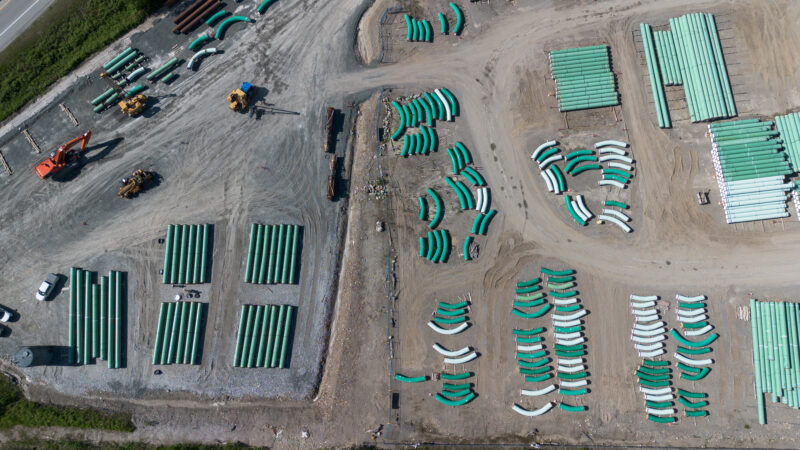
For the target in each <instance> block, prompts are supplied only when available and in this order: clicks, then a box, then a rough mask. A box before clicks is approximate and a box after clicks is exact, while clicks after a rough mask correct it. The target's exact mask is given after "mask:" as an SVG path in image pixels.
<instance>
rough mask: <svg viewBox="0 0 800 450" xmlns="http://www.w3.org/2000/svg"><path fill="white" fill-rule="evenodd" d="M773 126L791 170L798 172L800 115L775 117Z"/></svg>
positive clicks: (799, 160) (799, 164)
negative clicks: (781, 140)
mask: <svg viewBox="0 0 800 450" xmlns="http://www.w3.org/2000/svg"><path fill="white" fill-rule="evenodd" d="M775 125H776V127H777V128H778V131H779V132H780V136H781V139H783V143H784V147H785V149H786V153H787V154H788V155H789V161H790V162H791V163H792V168H793V169H794V170H795V171H798V170H800V113H796V112H795V113H791V114H787V115H785V116H776V117H775Z"/></svg>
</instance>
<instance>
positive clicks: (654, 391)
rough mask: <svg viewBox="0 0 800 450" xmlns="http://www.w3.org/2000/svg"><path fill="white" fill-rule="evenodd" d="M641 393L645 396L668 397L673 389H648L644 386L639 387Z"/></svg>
mask: <svg viewBox="0 0 800 450" xmlns="http://www.w3.org/2000/svg"><path fill="white" fill-rule="evenodd" d="M639 391H640V392H641V393H643V394H645V395H666V394H671V393H672V388H668V387H664V388H658V389H653V388H648V387H644V386H639Z"/></svg>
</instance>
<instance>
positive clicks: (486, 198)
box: [481, 187, 492, 214]
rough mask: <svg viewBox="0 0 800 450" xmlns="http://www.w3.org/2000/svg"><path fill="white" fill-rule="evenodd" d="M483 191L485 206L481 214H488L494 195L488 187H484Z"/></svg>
mask: <svg viewBox="0 0 800 450" xmlns="http://www.w3.org/2000/svg"><path fill="white" fill-rule="evenodd" d="M481 190H483V206H482V207H481V213H482V214H486V210H487V209H489V206H490V205H491V204H492V194H491V192H490V191H489V188H488V187H483V188H481Z"/></svg>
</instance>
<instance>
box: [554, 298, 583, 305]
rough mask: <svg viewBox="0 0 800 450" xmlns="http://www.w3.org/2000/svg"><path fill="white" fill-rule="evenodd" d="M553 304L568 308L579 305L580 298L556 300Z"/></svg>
mask: <svg viewBox="0 0 800 450" xmlns="http://www.w3.org/2000/svg"><path fill="white" fill-rule="evenodd" d="M553 303H555V304H556V305H558V306H566V305H572V304H575V303H578V297H571V298H554V299H553Z"/></svg>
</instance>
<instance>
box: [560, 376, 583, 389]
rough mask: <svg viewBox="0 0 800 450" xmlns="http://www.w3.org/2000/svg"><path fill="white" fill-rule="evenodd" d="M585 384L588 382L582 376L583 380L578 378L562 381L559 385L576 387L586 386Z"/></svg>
mask: <svg viewBox="0 0 800 450" xmlns="http://www.w3.org/2000/svg"><path fill="white" fill-rule="evenodd" d="M587 384H589V382H588V381H586V379H585V378H584V379H583V380H578V381H562V382H561V387H568V388H576V387H581V386H586V385H587Z"/></svg>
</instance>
